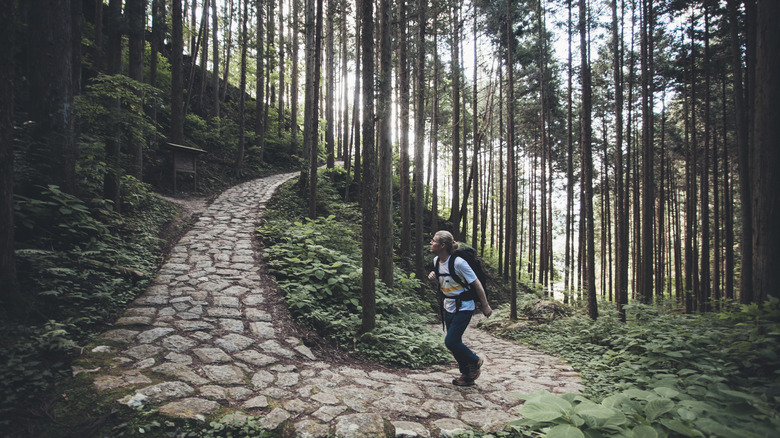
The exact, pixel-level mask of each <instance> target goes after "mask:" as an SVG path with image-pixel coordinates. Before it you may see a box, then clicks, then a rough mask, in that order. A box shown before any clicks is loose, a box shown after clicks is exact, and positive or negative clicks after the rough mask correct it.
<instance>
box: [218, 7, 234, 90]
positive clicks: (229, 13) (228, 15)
mask: <svg viewBox="0 0 780 438" xmlns="http://www.w3.org/2000/svg"><path fill="white" fill-rule="evenodd" d="M224 5H225V8H227V9H229V10H227V9H226V10H225V20H227V38H226V39H225V70H224V71H223V74H222V91H221V92H220V98H219V99H220V100H221V101H224V100H225V95H226V94H227V89H228V72H229V71H230V54H231V52H232V51H231V49H232V48H233V13H234V12H235V8H234V7H233V0H230V4H227V3H225V4H224Z"/></svg>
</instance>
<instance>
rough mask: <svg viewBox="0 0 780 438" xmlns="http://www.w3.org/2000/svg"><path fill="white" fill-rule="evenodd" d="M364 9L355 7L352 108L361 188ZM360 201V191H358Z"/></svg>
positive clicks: (357, 175)
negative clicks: (353, 94) (361, 80)
mask: <svg viewBox="0 0 780 438" xmlns="http://www.w3.org/2000/svg"><path fill="white" fill-rule="evenodd" d="M362 12H363V11H362V8H361V6H360V2H359V1H358V2H357V4H356V6H355V100H354V103H353V106H352V114H353V120H354V122H355V123H354V127H355V129H354V134H355V140H354V142H353V144H354V145H355V171H354V175H355V184H356V185H357V186H358V187H359V188H360V187H362V185H361V183H360V182H361V178H360V177H361V167H360V164H361V163H360V161H361V160H360V158H361V144H360V127H361V125H360V117H359V116H358V108H360V106H361V105H360V89H361V87H362V85H361V82H360V75H361V70H360V69H361V65H360V63H361V60H362V58H361V53H360V50H361V44H360V41H361V40H360V38H361V35H360V33H361V26H362V22H363V18H362V16H361V15H360V14H361V13H362ZM357 196H358V200H360V199H361V198H360V196H361V194H360V189H358V195H357Z"/></svg>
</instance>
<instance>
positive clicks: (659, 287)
mask: <svg viewBox="0 0 780 438" xmlns="http://www.w3.org/2000/svg"><path fill="white" fill-rule="evenodd" d="M661 103H662V106H661V135H660V137H661V139H660V140H661V154H660V155H661V160H660V166H658V167H659V169H660V171H661V175H660V176H659V178H658V205H657V206H656V207H657V211H658V213H657V214H656V217H655V221H656V223H657V224H658V230H657V233H656V236H657V237H656V264H655V299H656V300H657V302H661V300H663V298H664V285H665V283H666V281H665V278H664V275H665V267H666V260H665V256H666V253H665V251H664V250H665V248H666V223H665V219H666V218H665V216H664V215H665V213H664V202H665V201H666V186H665V185H666V138H665V136H666V84H664V89H663V97H662V98H661Z"/></svg>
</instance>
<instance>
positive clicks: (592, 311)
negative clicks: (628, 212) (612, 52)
mask: <svg viewBox="0 0 780 438" xmlns="http://www.w3.org/2000/svg"><path fill="white" fill-rule="evenodd" d="M579 23H580V62H581V64H580V65H581V70H582V73H581V83H582V110H581V111H582V116H581V119H582V121H581V123H582V131H581V135H582V137H581V138H582V140H581V150H582V157H581V160H582V184H583V192H584V194H585V199H583V202H584V204H585V217H584V220H585V234H586V236H585V242H586V252H585V259H586V268H585V273H586V275H585V278H586V288H587V291H588V316H590V317H591V319H596V318H598V307H597V303H596V252H595V241H596V237H595V230H594V228H595V227H594V225H593V152H592V146H593V145H592V141H593V130H592V127H591V108H592V105H593V102H592V97H591V96H592V89H591V86H592V85H591V73H590V59H589V56H588V50H589V42H588V38H587V5H586V2H584V1H581V2H580V16H579Z"/></svg>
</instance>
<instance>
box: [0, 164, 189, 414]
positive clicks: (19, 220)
mask: <svg viewBox="0 0 780 438" xmlns="http://www.w3.org/2000/svg"><path fill="white" fill-rule="evenodd" d="M122 184H123V185H122V194H123V197H122V204H123V211H124V212H125V213H124V215H119V214H117V213H115V212H114V211H113V210H112V209H111V208H108V205H107V203H106V202H105V201H103V200H94V201H89V202H85V201H84V200H82V199H80V198H77V197H75V196H73V195H69V194H66V193H64V192H62V191H61V190H60V189H59V188H58V187H57V186H48V187H42V188H40V189H39V192H38V193H37V194H36V195H34V196H33V195H31V196H29V197H22V196H20V197H17V201H16V203H15V213H16V216H15V222H16V224H17V230H18V233H17V236H18V237H19V239H18V241H19V243H20V245H21V246H23V247H22V248H19V249H17V250H16V260H17V271H18V272H17V274H18V278H19V286H20V290H21V291H22V292H23V293H24V294H25V296H26V297H27V305H28V310H29V311H28V315H27V317H26V319H24V321H23V323H24V324H17V323H14V322H11V321H2V322H1V323H0V393H2V394H4V397H2V398H0V418H3V419H2V420H0V427H3V426H4V425H7V422H8V420H6V418H8V415H7V414H9V413H10V412H12V411H13V410H14V409H19V408H22V407H24V405H25V403H26V402H28V401H29V400H32V399H33V398H35V397H37V396H39V395H40V394H41V393H42V392H43V391H45V390H46V389H47V388H49V387H50V385H51V384H52V383H53V382H54V380H55V379H56V378H57V377H59V376H62V375H64V373H65V372H66V371H67V368H68V363H69V360H70V359H69V357H70V354H71V353H72V352H73V350H74V349H75V348H76V347H77V346H78V345H83V344H84V343H86V342H87V341H88V339H89V338H90V336H92V334H93V333H95V332H96V331H98V330H99V329H100V328H101V327H102V326H103V324H104V323H106V322H107V321H108V320H109V319H110V318H111V317H112V316H113V315H116V314H117V313H118V312H119V311H120V310H121V309H122V308H124V307H125V306H126V305H127V303H128V302H130V301H131V300H132V299H134V298H135V297H136V296H137V295H138V294H139V293H140V292H141V291H143V290H144V289H145V287H146V285H147V284H148V282H149V281H150V280H151V278H152V277H153V275H152V274H153V273H154V272H155V270H156V269H157V267H158V265H159V263H160V262H161V257H160V255H161V254H160V253H161V249H162V244H163V241H161V240H160V239H159V238H158V237H157V236H158V235H159V233H160V230H161V229H162V227H163V226H164V225H165V224H166V223H167V222H168V221H170V219H171V218H172V217H173V216H174V215H175V214H176V211H177V210H176V208H175V207H174V206H173V205H172V204H170V203H168V202H167V201H163V200H161V199H160V198H158V197H157V196H154V195H153V194H152V193H151V190H150V188H149V186H148V185H146V184H142V183H140V182H138V181H137V180H135V179H134V178H132V177H124V178H123V180H122Z"/></svg>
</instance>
